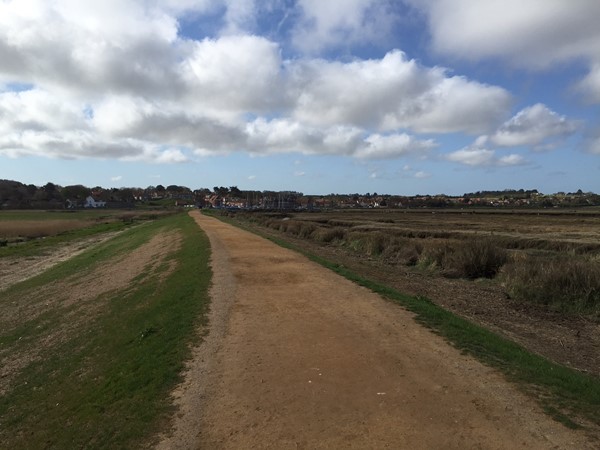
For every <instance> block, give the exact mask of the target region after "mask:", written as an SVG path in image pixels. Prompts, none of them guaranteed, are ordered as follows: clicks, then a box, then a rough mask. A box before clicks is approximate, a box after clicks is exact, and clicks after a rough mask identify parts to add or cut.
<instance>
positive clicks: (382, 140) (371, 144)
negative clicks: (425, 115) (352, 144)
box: [355, 133, 437, 159]
mask: <svg viewBox="0 0 600 450" xmlns="http://www.w3.org/2000/svg"><path fill="white" fill-rule="evenodd" d="M364 143H365V144H366V145H365V146H363V147H361V148H359V149H358V150H357V151H356V153H355V156H357V157H359V158H365V159H386V158H398V157H400V156H404V155H407V154H411V153H426V152H427V151H429V150H431V149H432V148H434V147H436V146H437V144H436V143H435V142H434V141H433V140H432V139H428V140H419V139H416V138H415V137H414V136H409V135H408V134H404V133H403V134H392V135H385V136H383V135H380V134H372V135H370V136H369V137H367V138H366V139H365V140H364Z"/></svg>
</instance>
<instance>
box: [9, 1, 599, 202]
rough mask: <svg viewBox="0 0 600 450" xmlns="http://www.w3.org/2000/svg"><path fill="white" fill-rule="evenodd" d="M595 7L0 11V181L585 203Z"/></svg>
mask: <svg viewBox="0 0 600 450" xmlns="http://www.w3.org/2000/svg"><path fill="white" fill-rule="evenodd" d="M599 21H600V2H598V1H597V0H569V1H565V0H485V1H481V0H263V1H259V0H162V1H160V0H137V1H135V0H103V1H101V2H99V1H97V0H94V1H88V0H0V178H4V179H12V180H18V181H21V182H24V183H28V184H29V183H32V184H35V185H38V186H39V185H43V184H45V183H47V182H53V183H56V184H59V185H63V186H66V185H71V184H83V185H85V186H90V187H92V186H103V187H147V186H155V185H158V184H162V185H164V186H167V185H171V184H177V185H183V186H188V187H190V188H192V189H196V188H202V187H208V188H212V187H214V186H227V187H229V186H237V187H239V188H240V189H243V190H293V191H299V192H303V193H305V194H329V193H362V194H364V193H367V192H368V193H374V192H377V193H380V194H383V193H387V194H399V195H416V194H431V195H434V194H440V193H445V194H450V195H461V194H462V193H465V192H474V191H478V190H503V189H538V190H540V191H541V192H544V193H554V192H559V191H564V192H573V191H576V190H578V189H582V190H583V191H584V192H587V191H593V192H600V27H599V26H598V23H599Z"/></svg>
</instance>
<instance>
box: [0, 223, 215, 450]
mask: <svg viewBox="0 0 600 450" xmlns="http://www.w3.org/2000/svg"><path fill="white" fill-rule="evenodd" d="M174 229H176V230H179V231H180V232H181V233H182V235H183V242H182V245H181V247H180V249H179V250H178V251H177V252H176V253H174V254H172V255H170V256H169V258H170V259H171V260H173V261H176V264H177V267H176V270H174V271H173V272H171V273H170V275H169V276H168V277H167V278H166V279H163V280H162V281H159V277H157V276H152V274H147V275H141V276H140V277H138V278H137V279H136V282H135V284H134V285H132V286H130V287H129V288H128V289H127V290H125V291H120V292H112V293H109V294H105V298H103V299H102V300H103V301H104V304H105V305H107V306H106V307H105V308H104V309H103V310H102V311H101V313H98V314H96V316H95V317H94V318H93V320H91V321H89V322H88V323H86V326H84V327H78V328H77V329H76V330H71V334H70V335H69V337H68V339H67V340H66V341H64V342H62V343H61V344H60V345H58V347H56V348H52V349H51V350H50V351H49V352H48V354H46V355H45V357H44V358H43V360H40V361H37V362H33V363H31V364H30V365H29V366H27V367H26V368H25V369H24V370H23V371H22V372H21V373H19V375H18V377H17V378H16V379H15V381H14V382H13V383H12V384H11V388H10V390H9V391H8V392H7V393H6V394H5V395H3V396H2V397H0V447H1V448H7V449H8V448H61V449H62V448H112V449H118V448H134V447H137V446H140V445H141V444H142V443H144V442H147V439H148V437H149V436H152V434H153V433H155V432H156V431H157V430H158V429H159V428H160V426H161V424H163V423H164V420H166V418H167V417H168V413H169V412H170V408H171V406H170V399H169V392H170V391H171V389H172V388H173V387H174V386H175V384H176V383H177V382H178V381H179V380H180V374H181V370H182V368H183V363H184V361H185V359H186V358H188V357H189V356H190V350H189V344H190V343H191V342H192V341H193V340H195V339H198V338H199V337H198V336H197V334H196V333H195V330H196V327H197V326H198V325H199V323H202V321H203V320H204V313H205V312H206V310H207V305H208V286H209V281H210V276H211V273H210V269H209V267H208V258H209V251H210V250H209V244H208V240H207V238H206V237H205V235H204V234H203V233H202V232H201V231H200V230H199V228H198V227H197V225H196V224H195V223H194V222H193V220H192V219H191V218H190V217H189V216H187V215H177V216H172V217H169V218H166V219H162V220H158V221H156V222H152V223H146V224H143V225H140V226H139V227H136V228H134V229H130V230H128V231H126V232H124V233H122V234H120V235H119V236H118V237H116V238H114V239H112V240H110V241H108V242H106V243H104V244H102V245H101V246H98V247H96V248H94V249H92V250H89V251H86V252H84V253H83V254H81V255H79V256H77V257H75V258H73V259H72V260H69V261H67V262H66V263H63V264H61V265H59V266H56V267H55V268H53V269H51V270H50V271H47V272H46V273H44V274H42V275H40V276H38V277H35V278H33V279H31V280H28V281H27V282H24V283H21V284H19V285H16V286H13V288H12V289H10V290H8V291H5V292H4V293H3V295H2V298H1V299H0V309H1V308H4V307H5V306H6V305H7V304H9V302H11V301H15V300H16V299H18V298H19V297H20V296H23V295H28V294H30V293H32V292H34V291H35V290H36V289H37V288H39V287H43V286H46V285H47V283H49V282H51V281H52V280H55V279H61V278H64V277H66V276H71V275H73V274H74V273H79V274H85V273H88V272H90V271H92V270H93V268H94V267H95V266H96V265H97V264H99V263H102V262H105V261H108V260H109V259H110V258H113V257H114V256H116V255H118V254H122V253H124V252H129V251H131V250H133V249H135V248H137V247H138V246H140V245H142V244H143V243H144V242H147V241H148V240H149V239H150V238H151V237H152V236H154V235H156V234H157V233H162V232H165V231H170V230H174ZM107 282H110V280H107ZM98 300H100V299H98ZM67 312H68V310H65V311H56V312H52V311H50V312H48V313H47V314H45V315H42V316H40V317H37V318H36V319H35V320H31V321H28V320H27V319H25V320H24V322H23V323H21V324H19V326H18V327H16V328H14V329H12V330H10V332H8V333H5V332H3V331H2V330H0V349H1V350H3V351H4V350H7V349H8V350H10V351H19V348H22V346H27V345H30V346H31V345H37V344H38V343H39V342H41V341H43V338H44V336H45V333H46V332H47V331H48V330H50V329H52V328H53V327H57V326H61V325H62V323H61V321H64V320H65V313H67ZM17 336H18V337H17ZM20 346H21V347H20Z"/></svg>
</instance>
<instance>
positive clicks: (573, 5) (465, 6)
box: [409, 0, 600, 102]
mask: <svg viewBox="0 0 600 450" xmlns="http://www.w3.org/2000/svg"><path fill="white" fill-rule="evenodd" d="M409 1H410V3H412V4H413V5H414V6H415V7H416V8H418V9H421V10H422V11H424V12H425V14H426V15H427V17H428V20H429V27H430V32H431V37H432V46H433V49H434V50H435V51H436V52H438V53H440V54H445V55H449V56H451V57H458V58H462V59H470V60H480V59H483V58H490V57H493V58H502V59H504V60H506V61H509V62H510V63H512V64H513V65H516V66H520V67H526V68H534V69H544V68H548V67H551V66H553V65H556V64H562V63H564V62H567V61H574V60H576V59H583V60H586V61H588V63H589V64H590V68H591V70H590V74H589V75H588V76H587V77H586V78H585V79H584V80H583V81H582V82H581V83H580V85H579V87H580V89H581V90H582V91H584V92H585V93H587V94H591V95H592V96H593V99H594V101H596V102H600V79H599V75H598V66H599V65H600V27H598V17H600V2H598V1H597V0H570V1H564V0H527V1H525V2H524V1H522V0H486V1H473V0H428V1H425V2H423V1H417V0H409Z"/></svg>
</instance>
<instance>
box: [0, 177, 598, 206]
mask: <svg viewBox="0 0 600 450" xmlns="http://www.w3.org/2000/svg"><path fill="white" fill-rule="evenodd" d="M589 206H600V195H598V194H595V193H593V192H582V191H581V190H578V191H576V192H557V193H553V194H543V193H541V192H538V191H537V190H535V189H533V190H523V189H519V190H509V189H507V190H503V191H478V192H472V193H465V194H463V195H461V196H450V195H443V194H440V195H413V196H403V195H388V194H378V193H376V192H373V193H365V194H358V193H355V194H333V193H332V194H326V195H305V194H302V193H301V192H294V191H279V192H278V191H245V190H240V189H238V188H237V187H236V186H230V187H223V186H220V187H219V186H215V187H214V188H213V189H208V188H202V189H196V190H191V189H190V188H188V187H185V186H177V185H169V186H166V187H165V186H162V185H157V186H148V187H146V188H103V187H100V186H96V187H92V188H90V187H86V186H82V185H71V186H59V185H56V184H53V183H47V184H45V185H43V186H35V185H32V184H29V185H27V184H23V183H20V182H18V181H12V180H0V209H84V208H113V209H114V208H125V209H127V208H136V207H149V208H152V207H154V208H160V207H183V208H226V209H267V210H277V209H281V210H321V209H343V208H464V207H493V208H581V207H589Z"/></svg>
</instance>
